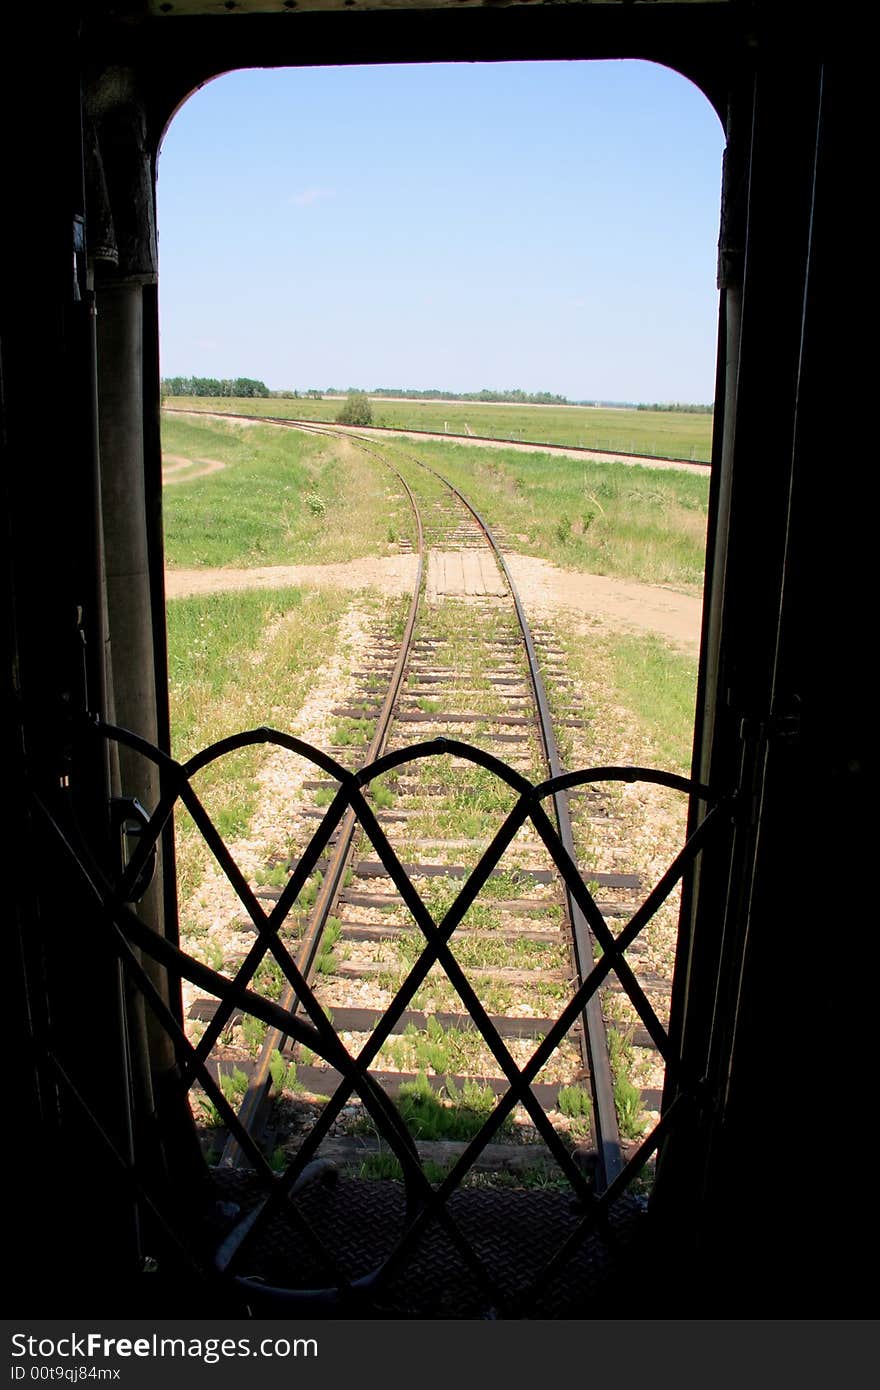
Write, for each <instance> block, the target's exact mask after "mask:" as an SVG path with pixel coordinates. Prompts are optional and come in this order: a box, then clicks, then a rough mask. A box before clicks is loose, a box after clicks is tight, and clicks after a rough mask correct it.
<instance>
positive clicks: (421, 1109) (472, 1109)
mask: <svg viewBox="0 0 880 1390" xmlns="http://www.w3.org/2000/svg"><path fill="white" fill-rule="evenodd" d="M444 1090H445V1093H446V1098H445V1099H444V1096H443V1095H442V1094H441V1093H438V1092H436V1091H434V1090H433V1089H432V1087H431V1084H430V1082H429V1081H428V1078H427V1076H426V1075H425V1074H424V1072H422V1073H420V1074H419V1076H418V1077H417V1078H416V1080H415V1081H405V1082H404V1083H403V1084H402V1085H401V1087H400V1091H399V1093H398V1099H397V1108H398V1110H399V1111H400V1114H401V1118H402V1119H403V1121H404V1123H405V1124H406V1125H407V1127H408V1129H409V1131H410V1134H411V1135H412V1137H413V1138H414V1139H471V1138H473V1136H474V1135H475V1134H476V1133H477V1132H478V1130H480V1129H482V1127H483V1125H484V1124H485V1122H486V1119H487V1117H488V1115H489V1114H490V1112H491V1111H492V1110H493V1109H494V1107H495V1103H496V1102H495V1096H494V1094H493V1092H492V1090H491V1088H490V1087H488V1086H483V1085H481V1084H480V1082H479V1081H472V1080H467V1081H464V1082H462V1085H461V1089H459V1088H457V1087H456V1086H455V1084H454V1082H452V1081H451V1080H447V1082H446V1085H445V1087H444ZM510 1128H511V1120H510V1116H508V1117H507V1118H506V1119H505V1120H504V1121H503V1122H502V1124H501V1125H500V1127H499V1133H501V1134H503V1133H504V1132H505V1131H506V1130H509V1129H510Z"/></svg>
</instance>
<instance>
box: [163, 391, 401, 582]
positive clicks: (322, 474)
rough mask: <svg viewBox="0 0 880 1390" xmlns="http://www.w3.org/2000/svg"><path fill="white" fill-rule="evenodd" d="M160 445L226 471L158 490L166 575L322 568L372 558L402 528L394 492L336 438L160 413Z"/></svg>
mask: <svg viewBox="0 0 880 1390" xmlns="http://www.w3.org/2000/svg"><path fill="white" fill-rule="evenodd" d="M162 447H163V449H164V450H165V452H167V453H171V454H179V455H182V456H183V457H185V458H192V459H200V458H203V459H218V460H220V461H221V462H222V463H224V464H225V465H226V467H225V468H223V469H222V470H221V471H220V472H217V473H211V474H209V475H206V476H204V477H201V478H193V479H192V480H191V481H183V482H179V483H175V484H174V485H173V486H171V487H167V488H166V489H165V493H164V497H163V512H164V518H165V554H166V561H167V563H168V564H169V565H170V566H171V567H174V566H188V567H189V566H203V565H205V566H222V565H236V566H244V567H252V566H255V565H272V564H297V563H302V562H306V561H308V562H310V563H315V564H324V563H328V562H331V561H335V560H348V559H351V558H353V557H355V556H360V555H381V554H386V553H388V551H389V550H391V549H392V548H395V549H396V547H395V546H394V542H395V541H396V539H397V536H398V534H399V533H400V534H409V531H410V529H411V524H412V523H411V519H410V514H409V508H408V505H407V504H406V503H405V502H404V501H402V500H401V498H400V488H399V484H397V482H396V480H394V479H392V478H391V477H390V475H389V474H388V472H387V470H385V469H383V468H382V467H381V466H380V465H379V464H378V463H376V462H374V461H373V460H371V459H370V458H369V456H368V455H366V454H364V453H363V452H361V450H359V449H357V448H355V447H354V445H352V444H350V443H348V442H347V441H345V440H330V439H316V438H314V437H313V436H309V435H305V434H300V433H299V432H298V431H296V430H279V429H273V428H272V427H271V426H264V427H262V428H261V427H260V426H249V425H240V424H236V423H235V422H234V421H231V420H230V421H217V420H205V421H198V420H189V419H180V418H176V417H174V416H168V415H165V416H163V421H162ZM341 517H344V518H345V523H344V525H341V524H340V518H341Z"/></svg>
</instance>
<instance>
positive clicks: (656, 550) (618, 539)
mask: <svg viewBox="0 0 880 1390" xmlns="http://www.w3.org/2000/svg"><path fill="white" fill-rule="evenodd" d="M386 447H387V446H386ZM415 447H417V449H418V458H419V459H421V460H423V461H424V462H425V463H428V464H430V465H431V467H433V468H436V469H437V470H438V472H440V473H442V474H443V475H444V477H447V478H449V480H450V481H451V482H453V483H455V484H456V485H457V486H458V487H460V488H461V490H462V492H464V494H465V495H466V496H467V497H468V499H469V500H470V501H471V502H472V503H473V504H474V506H475V507H476V508H477V510H478V511H480V512H481V513H482V514H483V516H484V517H485V518H486V519H487V521H488V522H489V524H490V526H493V527H495V528H497V529H499V530H501V529H503V531H504V532H505V533H506V536H507V539H508V541H509V543H510V544H511V545H512V547H513V548H514V549H516V550H519V551H521V552H523V553H525V554H528V555H537V556H539V557H541V558H543V559H546V560H550V561H552V562H553V563H554V564H557V565H561V566H563V567H565V568H569V569H577V570H584V571H586V572H588V573H592V574H608V575H616V576H619V577H621V578H628V579H638V580H641V581H642V582H643V583H646V584H665V585H670V586H672V587H675V588H679V589H683V590H685V591H686V592H691V593H695V592H697V591H698V590H699V589H700V587H701V586H702V582H703V569H704V564H705V547H706V517H707V508H708V496H709V480H708V478H707V477H705V476H702V475H700V474H696V473H690V472H685V471H683V470H681V469H657V468H647V467H641V466H639V465H637V464H636V465H629V464H621V463H599V462H594V461H591V460H589V459H584V460H583V461H581V460H575V459H570V458H560V457H558V456H554V455H551V454H542V453H539V452H535V453H517V452H513V451H507V450H504V449H483V448H480V447H478V446H474V445H465V444H447V443H440V442H435V441H434V440H431V441H430V442H427V443H420V444H419V445H418V446H413V445H406V444H404V443H402V442H398V443H395V444H393V445H391V448H392V449H393V452H394V454H395V456H396V458H397V459H398V461H399V463H400V465H401V467H402V471H403V472H404V473H405V475H406V476H407V478H408V479H409V480H410V481H416V482H417V480H418V473H419V470H417V469H416V467H415V465H414V464H413V463H412V462H411V461H409V462H407V459H406V457H405V455H409V458H410V460H411V459H412V458H413V457H415V455H414V453H413V449H414V448H415Z"/></svg>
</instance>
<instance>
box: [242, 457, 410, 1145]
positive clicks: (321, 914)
mask: <svg viewBox="0 0 880 1390" xmlns="http://www.w3.org/2000/svg"><path fill="white" fill-rule="evenodd" d="M383 462H385V464H386V467H388V468H390V469H391V471H392V472H393V473H395V474H396V476H397V477H398V479H399V480H400V482H401V484H402V485H403V488H404V490H405V491H406V494H407V497H408V498H409V503H410V506H411V508H412V511H413V517H414V520H415V524H416V532H417V541H418V557H419V559H418V569H417V573H416V582H415V584H414V586H413V593H412V598H411V600H410V606H409V612H408V614H407V620H406V626H405V628H404V631H403V636H402V638H401V642H400V649H399V651H398V654H397V659H396V661H395V664H394V669H393V671H392V673H391V677H390V679H389V682H388V686H387V689H386V692H385V699H384V701H383V703H382V708H381V710H380V712H379V715H378V718H377V721H376V730H375V733H374V734H373V738H372V741H371V743H370V745H369V748H368V749H367V754H366V759H365V763H366V764H370V763H373V762H375V761H376V759H377V758H379V757H381V755H382V752H383V751H384V748H385V743H386V740H387V738H388V731H389V729H390V727H391V718H392V714H393V711H394V707H395V705H396V703H397V698H398V695H399V694H400V687H401V685H402V683H403V675H404V671H405V669H406V663H407V661H408V659H409V654H410V647H411V644H412V636H413V631H414V629H415V624H416V617H417V614H418V609H419V602H420V599H421V593H422V586H423V579H424V567H425V566H424V532H423V528H422V518H421V514H420V512H419V508H418V505H417V503H416V500H415V497H414V496H413V492H412V489H411V488H410V486H409V484H408V483H407V481H406V479H405V478H404V477H403V476H402V475H401V474H400V473H399V472H398V471H397V469H396V468H394V467H393V466H392V465H391V464H388V463H387V461H384V460H383ZM357 828H358V819H357V816H356V814H355V811H354V810H353V808H352V807H349V808H348V810H347V811H346V812H345V813H344V815H343V817H342V820H341V822H340V826H339V832H338V835H337V839H336V846H335V848H334V851H333V854H332V855H331V857H330V862H329V863H328V865H327V870H326V873H325V874H324V878H323V879H322V881H321V886H320V888H319V890H318V893H317V895H316V898H315V902H314V905H313V907H312V911H311V913H310V914H309V923H308V926H307V928H306V931H305V934H304V936H303V940H302V942H301V943H300V947H299V950H298V952H297V954H296V965H297V968H298V969H299V971H300V973H301V974H302V976H303V977H304V978H305V979H306V980H311V978H312V975H313V973H314V967H315V961H316V960H317V957H318V953H319V949H320V945H321V940H322V938H323V935H324V931H325V929H326V926H327V922H328V920H329V918H330V917H331V915H332V912H333V908H334V907H335V906H336V901H337V898H338V896H339V893H340V891H341V888H342V883H343V879H344V876H345V871H346V869H347V868H348V866H349V860H350V858H351V853H352V850H353V847H354V838H355V832H356V831H357ZM279 1002H280V1005H281V1007H282V1008H284V1009H285V1010H287V1011H288V1012H290V1013H291V1014H292V1015H294V1016H295V1015H296V1013H297V1010H298V1008H299V1002H300V1001H299V998H298V996H297V994H296V991H295V990H294V988H293V986H292V985H290V984H288V985H287V987H286V989H285V991H284V993H283V995H282V997H281V999H280V1001H279ZM287 1036H288V1035H287V1034H285V1033H282V1032H281V1031H280V1030H278V1029H276V1028H271V1029H269V1030H268V1031H267V1033H266V1035H265V1037H264V1039H263V1043H262V1046H261V1048H260V1053H259V1056H258V1058H257V1061H256V1064H255V1068H254V1072H253V1076H252V1078H251V1081H250V1084H249V1086H248V1090H247V1094H246V1095H245V1097H244V1100H243V1102H242V1105H241V1108H240V1110H239V1116H238V1118H239V1121H240V1123H241V1124H242V1126H243V1127H244V1129H245V1130H247V1132H248V1133H249V1134H250V1135H251V1136H252V1137H253V1138H254V1139H255V1140H256V1139H258V1138H259V1135H260V1133H261V1132H262V1128H263V1125H264V1123H265V1115H266V1102H267V1100H268V1095H269V1086H270V1082H271V1071H270V1066H271V1061H272V1056H273V1053H274V1052H275V1051H276V1050H280V1049H281V1048H282V1047H283V1046H284V1044H285V1042H286V1041H287ZM245 1157H246V1156H245V1154H244V1153H243V1151H242V1148H241V1146H240V1144H239V1143H238V1141H237V1139H236V1138H235V1136H234V1135H230V1136H229V1137H228V1139H227V1141H226V1144H225V1146H224V1149H223V1154H222V1156H221V1160H220V1162H221V1166H223V1167H228V1168H234V1167H240V1166H241V1165H242V1163H243V1162H244V1161H245Z"/></svg>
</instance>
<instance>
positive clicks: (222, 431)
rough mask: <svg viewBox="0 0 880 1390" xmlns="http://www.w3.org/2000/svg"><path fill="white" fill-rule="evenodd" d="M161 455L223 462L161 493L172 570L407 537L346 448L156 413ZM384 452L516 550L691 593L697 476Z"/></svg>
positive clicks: (433, 452) (450, 448)
mask: <svg viewBox="0 0 880 1390" xmlns="http://www.w3.org/2000/svg"><path fill="white" fill-rule="evenodd" d="M163 444H164V446H165V448H166V449H167V450H168V451H169V452H171V453H177V454H181V455H184V456H186V457H189V458H199V457H202V458H217V459H221V460H223V461H224V462H225V463H226V464H227V467H226V468H225V469H223V470H222V471H221V472H218V473H212V474H210V475H208V476H205V477H202V478H195V479H193V480H192V481H191V482H183V483H177V484H175V485H174V486H173V487H169V488H166V490H165V498H164V504H165V535H166V540H165V544H166V555H167V559H168V563H169V565H171V566H172V567H173V566H184V565H185V566H202V565H208V566H222V565H236V566H243V567H249V566H255V565H268V564H295V563H297V562H302V561H310V562H314V563H323V562H327V561H333V560H346V559H351V558H354V557H356V556H360V555H371V554H386V553H390V552H392V551H393V550H395V549H396V541H397V539H398V537H400V536H409V535H411V531H412V522H411V518H410V514H409V509H408V506H407V505H406V503H405V502H404V501H403V499H402V498H401V495H400V488H399V484H397V482H396V481H395V480H394V479H393V478H392V477H391V476H390V475H389V474H388V472H387V471H386V470H385V469H383V468H382V466H381V465H380V464H379V463H378V462H376V461H374V460H373V459H371V458H370V457H369V455H366V454H364V453H362V452H361V451H360V450H359V449H358V448H357V447H356V446H355V445H354V444H352V443H349V442H348V441H345V440H342V441H339V440H322V439H315V438H312V437H310V436H308V435H301V434H299V433H298V432H296V431H294V430H290V431H287V430H284V431H282V430H277V429H273V428H272V427H271V426H267V427H265V428H260V427H259V426H246V425H236V424H235V423H234V422H233V421H218V420H205V421H204V422H201V421H191V420H186V419H178V418H175V417H174V416H166V417H165V419H164V422H163ZM416 451H417V452H416ZM384 452H385V453H386V454H387V455H388V457H389V459H391V460H392V461H394V462H395V463H396V464H397V465H398V466H399V467H400V469H401V471H402V472H404V473H405V474H408V475H410V476H411V477H412V478H413V481H417V482H418V485H419V487H420V489H421V490H426V491H427V492H428V493H431V492H434V493H436V492H437V491H438V489H439V484H435V483H434V482H433V481H432V480H431V479H430V478H426V476H425V475H424V474H423V473H421V472H420V471H419V470H417V469H415V467H414V465H413V463H412V460H413V458H415V457H418V458H420V459H423V460H424V461H425V462H426V463H428V464H430V465H431V467H433V468H436V469H437V470H438V472H440V473H443V474H444V476H448V477H449V478H450V479H451V480H452V481H453V482H455V483H457V484H458V486H460V487H461V489H462V491H463V492H464V493H465V495H466V496H468V497H469V498H470V499H471V500H472V501H473V502H474V504H475V505H476V506H477V507H478V508H479V509H480V510H481V511H482V512H483V513H484V514H485V516H486V518H487V520H489V521H490V523H491V524H492V525H494V526H497V527H498V528H499V529H501V530H503V531H504V532H505V533H506V535H507V538H508V541H509V542H510V544H511V546H512V547H513V548H514V549H516V550H520V551H522V552H524V553H526V554H530V555H537V556H540V557H542V558H544V559H547V560H551V561H552V562H553V563H554V564H557V565H561V566H563V567H568V568H572V569H578V570H584V571H588V572H591V573H594V574H609V575H617V576H620V577H623V578H630V579H638V580H641V581H642V582H644V583H649V584H667V585H672V586H674V587H676V588H680V589H683V590H685V591H686V592H696V591H697V589H698V587H699V586H700V584H701V582H702V573H703V552H704V547H705V531H706V507H707V499H708V479H707V478H705V477H703V476H700V475H698V474H693V473H689V472H684V471H679V470H663V471H660V470H658V469H651V468H640V467H638V466H633V465H624V464H614V463H599V462H596V461H593V460H590V459H584V460H582V461H581V460H575V459H570V458H564V457H559V456H558V455H552V454H544V453H540V452H537V451H536V452H534V453H531V452H529V453H523V452H520V451H518V450H510V451H506V450H504V449H484V448H480V447H479V446H478V445H466V444H451V443H447V442H444V441H440V440H426V441H424V442H421V443H419V444H418V445H417V446H416V445H414V444H410V443H405V442H402V441H395V440H392V439H388V440H386V441H385V444H384ZM343 522H344V524H343Z"/></svg>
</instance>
